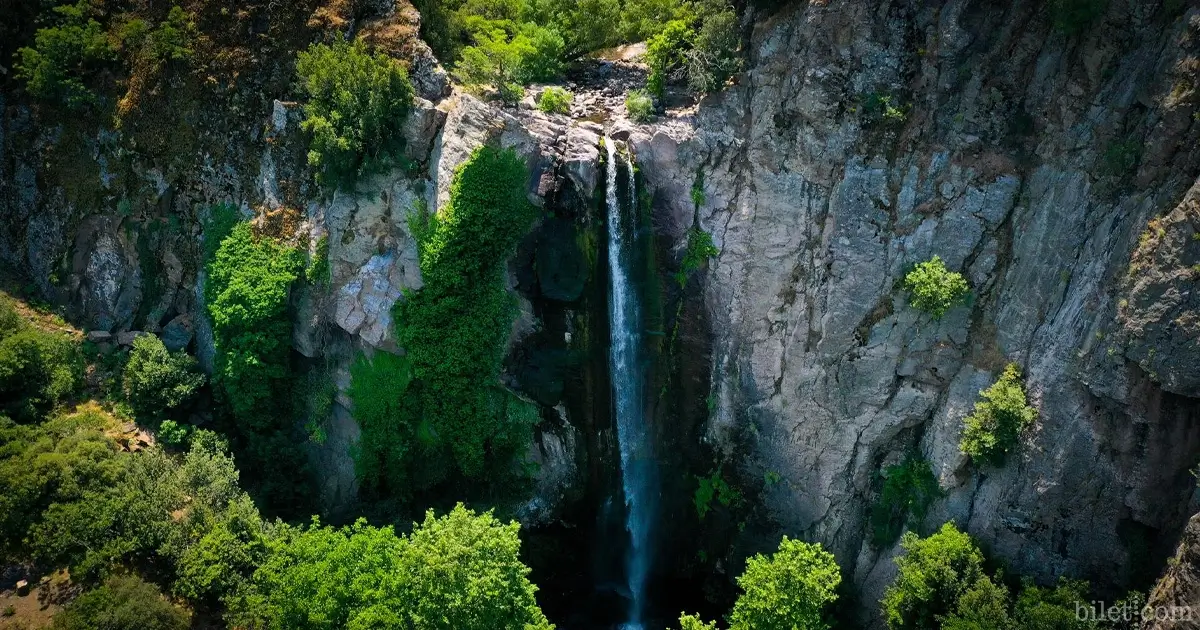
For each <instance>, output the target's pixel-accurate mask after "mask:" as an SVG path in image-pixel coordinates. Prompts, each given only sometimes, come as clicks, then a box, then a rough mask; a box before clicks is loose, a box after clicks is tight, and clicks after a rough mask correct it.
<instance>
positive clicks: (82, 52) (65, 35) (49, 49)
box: [15, 0, 116, 108]
mask: <svg viewBox="0 0 1200 630" xmlns="http://www.w3.org/2000/svg"><path fill="white" fill-rule="evenodd" d="M54 12H55V13H56V14H58V16H60V17H58V21H59V23H58V24H57V25H55V26H50V27H46V28H40V29H38V31H37V34H36V35H35V36H34V45H33V47H32V48H29V47H26V48H21V49H20V50H18V51H17V55H18V59H17V62H16V66H15V70H16V75H17V77H18V78H20V79H23V80H24V81H25V89H26V90H28V91H29V93H30V94H31V95H32V96H34V97H35V98H39V99H43V100H46V101H56V102H62V103H65V104H66V105H67V106H68V107H70V108H80V107H83V106H85V105H90V104H93V103H95V102H96V95H95V94H93V93H92V91H91V90H89V89H88V88H87V86H86V85H85V83H84V81H85V79H86V78H87V77H88V75H90V74H91V73H93V72H95V71H96V70H98V69H99V68H100V67H102V66H103V65H104V63H105V62H108V61H111V60H113V59H114V58H115V56H116V55H115V51H114V50H113V47H112V45H111V44H110V43H109V38H108V35H107V33H105V31H104V28H103V27H102V26H101V25H100V23H99V22H97V21H96V20H95V19H93V18H92V17H90V16H91V14H92V12H93V9H92V6H91V5H90V4H89V3H88V1H87V0H79V2H77V3H76V4H64V5H62V6H58V7H55V8H54Z"/></svg>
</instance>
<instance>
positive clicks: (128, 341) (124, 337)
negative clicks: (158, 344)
mask: <svg viewBox="0 0 1200 630" xmlns="http://www.w3.org/2000/svg"><path fill="white" fill-rule="evenodd" d="M144 334H146V333H144V332H142V331H140V330H126V331H122V332H119V333H117V344H119V345H122V346H132V345H133V342H134V340H135V339H137V338H138V337H141V336H142V335H144Z"/></svg>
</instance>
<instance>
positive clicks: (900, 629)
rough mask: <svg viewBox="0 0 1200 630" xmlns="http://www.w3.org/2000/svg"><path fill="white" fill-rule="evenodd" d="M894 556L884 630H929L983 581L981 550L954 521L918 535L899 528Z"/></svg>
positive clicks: (954, 609) (885, 598) (884, 611)
mask: <svg viewBox="0 0 1200 630" xmlns="http://www.w3.org/2000/svg"><path fill="white" fill-rule="evenodd" d="M900 546H901V547H902V548H903V549H904V555H902V556H900V557H898V558H896V565H897V566H898V567H899V572H898V573H897V575H896V579H895V580H894V581H893V582H892V584H891V585H890V586H888V588H887V591H886V592H885V593H884V596H883V601H882V604H883V616H884V620H885V621H886V622H887V626H888V628H889V629H890V630H929V629H934V628H938V627H939V625H938V624H939V621H938V620H939V619H940V618H942V617H943V616H946V615H950V614H953V613H954V612H956V611H958V602H959V599H960V598H961V597H962V596H963V594H964V593H965V592H966V591H967V589H969V588H971V587H973V586H975V585H977V584H978V582H979V580H980V579H981V578H982V579H987V576H986V575H985V574H984V572H983V554H981V553H980V552H979V549H978V548H977V547H976V546H975V543H974V541H972V540H971V537H970V536H968V535H967V534H965V533H963V532H960V531H958V528H957V527H955V526H954V523H946V524H944V525H942V528H941V529H940V530H939V531H938V532H937V533H935V534H933V535H931V536H929V537H928V538H920V537H918V536H917V535H916V534H914V533H912V532H905V534H904V536H903V538H901V541H900Z"/></svg>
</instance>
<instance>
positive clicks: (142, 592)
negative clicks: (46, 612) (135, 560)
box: [52, 576, 190, 630]
mask: <svg viewBox="0 0 1200 630" xmlns="http://www.w3.org/2000/svg"><path fill="white" fill-rule="evenodd" d="M189 626H190V619H189V615H188V614H187V613H186V612H185V611H183V610H180V609H179V608H176V607H175V606H173V605H171V603H170V602H168V601H167V600H166V599H164V598H163V596H162V593H160V592H159V591H158V589H157V588H155V587H154V585H152V584H148V583H146V582H145V581H143V580H142V579H141V578H139V577H137V576H120V577H112V578H110V579H109V580H108V581H106V582H105V583H104V585H103V586H101V587H100V588H97V589H95V590H93V591H88V592H87V593H84V594H83V595H80V596H79V597H78V598H77V599H76V600H75V601H73V602H71V603H70V604H69V605H68V606H67V607H66V609H64V610H63V611H62V612H61V613H59V614H57V615H55V616H54V622H53V626H52V627H53V628H54V630H186V628H188V627H189Z"/></svg>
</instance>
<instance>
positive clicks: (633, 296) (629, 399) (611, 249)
mask: <svg viewBox="0 0 1200 630" xmlns="http://www.w3.org/2000/svg"><path fill="white" fill-rule="evenodd" d="M604 147H605V149H606V150H607V154H608V179H607V186H606V190H607V198H606V200H605V201H606V202H607V204H608V266H609V282H610V291H609V303H608V310H609V320H610V330H611V348H610V354H609V370H610V372H611V378H612V388H613V410H614V413H615V416H616V425H617V442H618V444H619V446H620V454H621V485H622V489H623V490H624V492H625V508H626V509H625V514H626V516H625V529H626V530H627V531H628V533H629V546H628V551H627V554H626V557H625V580H626V586H627V587H628V589H629V602H630V604H629V615H628V622H627V623H626V624H625V625H624V629H625V630H641V628H642V627H643V615H644V613H645V593H646V582H647V577H648V576H649V572H650V557H651V553H650V548H649V546H650V528H651V520H652V518H651V517H652V515H653V508H654V501H655V500H656V499H657V493H656V492H655V482H654V479H655V476H654V475H655V470H654V457H653V454H652V452H651V450H650V440H649V432H648V430H647V427H646V417H645V396H644V384H643V379H642V373H641V364H642V361H641V348H642V344H641V332H642V328H641V311H640V306H639V304H638V299H637V292H636V287H635V284H634V282H633V281H632V280H631V273H630V272H631V266H632V265H633V264H634V263H633V261H634V259H635V257H634V255H633V245H634V236H635V234H636V232H637V230H636V226H637V212H636V210H637V208H636V200H637V195H636V188H635V186H634V179H633V168H632V166H631V165H627V167H626V168H625V169H624V170H625V172H626V173H627V177H628V179H627V190H628V192H629V195H628V199H627V203H626V204H622V203H621V201H622V200H621V195H620V191H619V187H618V177H619V175H620V173H621V171H622V164H621V156H620V155H619V154H618V152H617V148H616V142H614V141H613V140H612V139H611V138H607V137H606V138H604ZM623 206H624V208H623ZM623 209H624V212H623Z"/></svg>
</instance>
